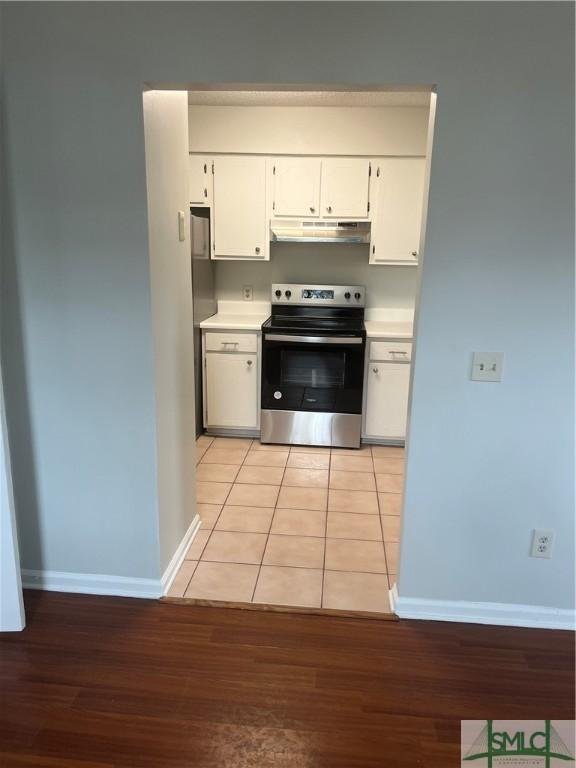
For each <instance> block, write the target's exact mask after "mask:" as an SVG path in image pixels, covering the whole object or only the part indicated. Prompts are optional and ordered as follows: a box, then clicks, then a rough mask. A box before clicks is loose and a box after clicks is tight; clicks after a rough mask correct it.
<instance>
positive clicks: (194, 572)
mask: <svg viewBox="0 0 576 768" xmlns="http://www.w3.org/2000/svg"><path fill="white" fill-rule="evenodd" d="M213 442H214V438H212V442H211V443H210V445H209V446H208V448H207V449H206V450H208V449H209V448H210V447H211V446H212V443H213ZM252 442H254V441H252ZM251 445H252V443H250V446H251ZM250 446H248V451H249V450H250ZM248 451H246V456H247V455H248ZM244 458H246V457H244ZM206 463H208V462H206ZM243 463H244V461H243V462H242V464H243ZM242 464H240V467H241V466H242ZM234 466H237V465H234ZM239 471H240V468H239V469H238V472H239ZM238 472H237V473H236V476H238ZM233 487H234V482H232V483H230V488H229V490H228V493H227V494H226V498H225V499H224V502H223V504H222V507H221V509H220V512H219V513H218V517H217V518H216V520H215V521H214V525H213V526H212V528H211V529H210V530H209V532H208V537H207V539H206V542H205V543H204V546H203V547H202V549H201V550H200V554H199V555H198V560H197V562H196V567H195V568H194V571H193V572H192V576H191V577H190V581H189V582H188V584H187V586H186V589H185V590H184V595H185V594H186V590H187V589H188V588H189V587H190V584H191V583H192V579H193V578H194V576H195V574H196V571H197V570H198V566H199V565H200V563H201V562H205V563H209V562H216V561H212V560H202V555H203V554H204V552H205V551H206V547H207V546H208V542H209V541H210V539H211V538H212V534H213V533H214V530H215V529H216V524H217V523H218V520H219V519H220V515H221V514H222V512H223V511H224V507H225V506H226V502H227V501H228V498H229V496H230V494H231V493H232V488H233ZM196 503H197V504H198V503H203V502H199V501H198V498H196ZM205 503H209V502H205ZM200 530H202V529H201V528H200Z"/></svg>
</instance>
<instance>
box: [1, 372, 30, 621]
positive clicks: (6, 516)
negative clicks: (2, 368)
mask: <svg viewBox="0 0 576 768" xmlns="http://www.w3.org/2000/svg"><path fill="white" fill-rule="evenodd" d="M24 624H25V618H24V601H23V599H22V581H21V579H20V556H19V551H18V531H17V529H16V515H15V510H14V496H13V493H12V472H11V467H10V454H9V452H8V432H7V429H6V415H5V410H4V389H3V386H2V376H1V372H0V632H19V631H20V630H21V629H23V628H24Z"/></svg>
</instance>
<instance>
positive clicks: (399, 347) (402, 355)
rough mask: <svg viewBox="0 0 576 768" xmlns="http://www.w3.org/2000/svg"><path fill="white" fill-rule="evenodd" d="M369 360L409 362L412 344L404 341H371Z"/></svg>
mask: <svg viewBox="0 0 576 768" xmlns="http://www.w3.org/2000/svg"><path fill="white" fill-rule="evenodd" d="M370 360H381V361H383V362H391V363H409V362H410V361H411V360H412V344H410V343H409V342H408V343H407V342H405V341H398V342H394V341H371V342H370Z"/></svg>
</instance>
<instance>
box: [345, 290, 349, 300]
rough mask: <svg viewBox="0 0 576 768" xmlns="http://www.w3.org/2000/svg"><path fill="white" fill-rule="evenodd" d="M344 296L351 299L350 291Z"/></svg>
mask: <svg viewBox="0 0 576 768" xmlns="http://www.w3.org/2000/svg"><path fill="white" fill-rule="evenodd" d="M344 298H345V299H349V298H350V291H346V293H345V294H344Z"/></svg>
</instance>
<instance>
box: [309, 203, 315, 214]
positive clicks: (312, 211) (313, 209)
mask: <svg viewBox="0 0 576 768" xmlns="http://www.w3.org/2000/svg"><path fill="white" fill-rule="evenodd" d="M315 210H316V208H314V206H313V205H311V206H310V213H314V211H315Z"/></svg>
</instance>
